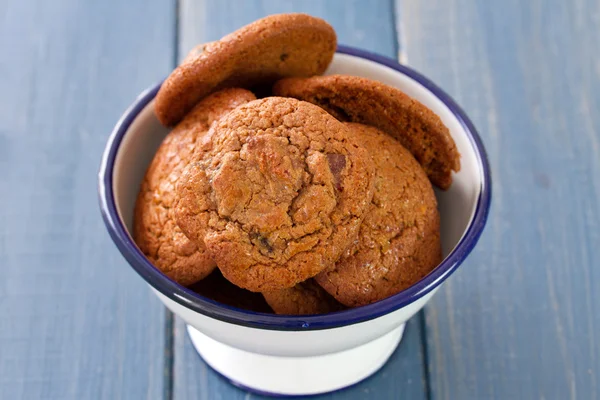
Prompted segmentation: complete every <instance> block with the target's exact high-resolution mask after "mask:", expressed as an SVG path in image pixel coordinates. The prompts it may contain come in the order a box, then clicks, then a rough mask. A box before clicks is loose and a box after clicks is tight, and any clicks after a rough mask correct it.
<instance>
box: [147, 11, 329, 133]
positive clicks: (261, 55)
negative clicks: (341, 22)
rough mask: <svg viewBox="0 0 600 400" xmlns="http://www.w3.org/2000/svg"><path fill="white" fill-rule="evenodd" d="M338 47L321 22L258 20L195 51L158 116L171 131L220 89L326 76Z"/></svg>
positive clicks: (168, 83)
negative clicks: (190, 111)
mask: <svg viewBox="0 0 600 400" xmlns="http://www.w3.org/2000/svg"><path fill="white" fill-rule="evenodd" d="M336 46H337V39H336V35H335V31H334V30H333V28H332V27H331V26H330V25H329V24H328V23H327V22H325V21H324V20H322V19H320V18H315V17H311V16H310V15H306V14H279V15H271V16H268V17H266V18H263V19H260V20H258V21H255V22H253V23H251V24H249V25H246V26H244V27H243V28H240V29H238V30H237V31H235V32H233V33H231V34H229V35H227V36H225V37H223V38H222V39H221V40H219V41H216V42H210V43H206V44H203V45H200V46H197V47H196V48H194V49H193V50H192V51H191V52H190V54H189V55H188V56H187V57H186V59H185V60H184V62H182V64H181V65H180V66H178V67H177V68H176V69H175V70H174V71H173V72H172V73H171V74H170V75H169V77H168V78H167V79H166V80H165V82H164V83H163V84H162V86H161V88H160V90H159V92H158V94H157V95H156V103H155V105H154V107H155V111H156V115H157V116H158V119H159V121H160V122H161V123H162V124H164V125H166V126H172V125H174V124H176V123H177V122H178V121H179V120H181V118H183V116H184V115H185V114H186V113H187V112H188V111H189V110H190V109H191V108H192V107H193V106H194V104H196V103H197V102H198V101H200V100H201V99H202V98H203V97H204V96H206V95H208V94H209V93H211V92H213V91H215V90H217V89H219V88H225V87H246V88H249V87H252V86H256V85H261V84H265V83H273V82H275V81H276V80H277V79H279V78H283V77H290V76H302V77H307V76H312V75H319V74H322V73H323V72H324V71H325V69H327V66H328V65H329V63H330V62H331V59H332V58H333V54H334V52H335V49H336Z"/></svg>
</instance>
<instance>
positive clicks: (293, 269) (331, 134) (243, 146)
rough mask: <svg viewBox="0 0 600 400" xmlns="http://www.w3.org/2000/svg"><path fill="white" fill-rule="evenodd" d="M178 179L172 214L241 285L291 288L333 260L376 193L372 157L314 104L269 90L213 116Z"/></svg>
mask: <svg viewBox="0 0 600 400" xmlns="http://www.w3.org/2000/svg"><path fill="white" fill-rule="evenodd" d="M199 154H201V155H202V157H201V158H200V159H199V161H198V162H196V163H193V164H191V165H190V166H189V167H188V168H187V170H186V172H185V174H184V175H183V176H182V178H181V180H180V181H179V182H178V184H177V196H178V198H179V200H178V202H177V205H176V207H175V218H176V221H177V224H178V225H179V227H180V228H181V229H182V231H183V232H185V234H186V235H187V236H188V237H189V238H190V239H193V240H195V241H197V242H202V241H204V243H205V245H206V247H207V248H208V250H209V251H210V253H211V255H212V256H213V258H214V259H215V261H216V262H217V265H218V266H219V269H220V270H221V272H223V275H224V276H225V277H226V278H227V279H228V280H230V281H231V282H232V283H234V284H236V285H237V286H240V287H242V288H245V289H248V290H251V291H257V292H264V291H271V290H278V289H285V288H289V287H292V286H294V285H296V284H297V283H299V282H303V281H305V280H306V279H308V278H310V277H313V276H314V275H316V274H317V273H319V272H320V271H322V270H323V269H325V268H327V267H331V266H332V265H333V264H334V263H335V261H336V260H337V259H338V258H339V257H340V256H341V254H342V253H343V251H344V250H345V249H346V247H348V245H349V244H350V243H352V241H354V240H355V239H356V237H357V234H358V228H359V226H360V223H361V221H362V218H363V217H364V214H365V211H366V210H367V208H368V206H369V204H370V201H371V197H372V196H373V179H372V178H373V173H374V166H373V162H372V160H371V157H370V156H369V155H368V153H367V152H366V151H365V150H364V149H362V148H361V147H360V146H358V144H357V143H356V142H355V141H354V140H353V135H352V134H351V133H350V132H349V131H348V128H347V127H345V126H344V125H343V124H342V123H340V122H339V121H337V120H336V119H335V118H333V117H332V116H331V115H329V114H328V113H327V112H325V111H324V110H323V109H321V108H319V107H317V106H314V105H312V104H310V103H307V102H302V101H298V100H296V99H289V98H282V97H268V98H265V99H261V100H255V101H252V102H250V103H247V104H245V105H243V106H241V107H238V108H237V109H235V110H234V111H232V112H231V113H229V114H228V115H227V116H225V117H224V118H222V119H221V120H219V122H218V123H216V124H214V125H213V126H212V128H211V130H210V133H209V135H208V136H207V137H206V138H205V140H204V142H203V149H202V152H200V153H199Z"/></svg>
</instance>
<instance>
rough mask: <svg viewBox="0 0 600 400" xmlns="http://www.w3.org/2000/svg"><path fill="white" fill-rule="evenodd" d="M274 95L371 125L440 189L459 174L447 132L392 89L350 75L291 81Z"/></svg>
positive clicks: (280, 84)
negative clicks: (399, 147) (398, 145)
mask: <svg viewBox="0 0 600 400" xmlns="http://www.w3.org/2000/svg"><path fill="white" fill-rule="evenodd" d="M273 94H274V95H276V96H286V97H294V98H297V99H300V100H304V101H309V102H311V103H314V104H317V105H319V106H321V107H322V108H324V109H325V110H327V111H328V112H329V113H331V114H332V115H333V116H335V117H336V118H338V119H339V120H340V121H347V122H358V123H362V124H366V125H371V126H374V127H376V128H379V129H380V130H382V131H384V132H385V133H387V134H389V135H391V136H392V137H394V138H395V139H397V140H398V141H399V142H400V143H401V144H402V145H403V146H404V147H405V148H407V149H408V150H409V151H410V152H411V153H412V155H413V156H414V157H415V158H416V159H417V161H419V163H420V164H421V166H422V167H423V169H424V170H425V172H426V173H427V175H428V176H429V179H430V180H431V182H433V183H434V184H435V185H436V186H438V187H440V188H441V189H444V190H445V189H448V188H449V187H450V185H451V184H452V171H459V170H460V154H459V153H458V150H457V149H456V144H455V143H454V140H453V139H452V136H450V132H449V131H448V128H447V127H446V126H445V125H444V124H443V122H442V121H441V120H440V118H439V117H438V116H437V115H436V114H434V113H433V111H431V110H430V109H429V108H427V107H425V106H424V105H423V104H421V103H419V102H418V101H416V100H414V99H412V98H411V97H409V96H407V95H406V94H405V93H404V92H402V91H400V90H399V89H396V88H394V87H391V86H388V85H385V84H383V83H381V82H377V81H374V80H370V79H366V78H360V77H357V76H349V75H331V76H315V77H312V78H288V79H283V80H280V81H278V82H277V83H276V84H275V86H274V88H273Z"/></svg>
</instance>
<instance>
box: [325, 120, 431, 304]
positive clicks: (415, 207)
mask: <svg viewBox="0 0 600 400" xmlns="http://www.w3.org/2000/svg"><path fill="white" fill-rule="evenodd" d="M346 126H347V127H348V128H349V129H351V130H353V132H354V133H355V135H356V137H357V138H358V139H359V140H360V143H361V144H362V146H364V147H365V149H366V150H367V151H368V152H369V153H370V154H372V155H373V161H374V162H375V178H374V180H375V194H374V195H373V198H372V201H371V205H370V207H369V210H368V211H367V214H366V216H365V218H364V220H363V222H362V224H361V227H360V233H359V236H358V239H357V241H356V243H354V244H353V245H352V246H350V247H349V248H348V250H347V251H346V252H345V254H344V255H343V256H342V258H341V259H340V260H339V261H338V262H337V263H336V265H335V267H333V268H331V269H328V270H326V271H324V272H321V273H320V274H319V275H317V276H316V277H315V280H316V282H317V283H318V284H319V285H321V287H323V288H324V289H325V290H327V292H329V293H330V294H331V295H332V296H333V297H335V298H336V299H337V300H338V301H339V302H340V303H342V304H344V305H346V306H349V307H357V306H361V305H366V304H370V303H373V302H375V301H379V300H382V299H384V298H386V297H389V296H391V295H393V294H396V293H398V292H399V291H401V290H403V289H406V288H408V287H409V286H411V285H413V284H414V283H416V282H417V281H418V280H419V279H421V278H423V277H424V276H425V275H427V274H428V273H429V272H430V271H431V270H432V269H433V268H435V267H436V266H437V265H438V264H439V262H440V261H441V259H442V253H441V244H440V219H439V213H438V209H437V200H436V198H435V195H434V192H433V188H432V186H431V183H430V182H429V180H428V179H427V176H426V175H425V172H424V171H423V169H422V168H421V166H420V165H419V163H418V162H417V161H416V160H415V159H414V157H413V156H412V155H411V154H410V153H409V152H408V150H406V149H405V148H404V147H403V146H402V145H401V144H400V143H398V142H397V141H395V140H394V139H393V138H392V137H390V136H389V135H386V134H385V133H383V132H381V131H379V130H377V129H376V128H373V127H369V126H365V125H360V124H354V123H346Z"/></svg>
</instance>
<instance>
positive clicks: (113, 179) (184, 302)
mask: <svg viewBox="0 0 600 400" xmlns="http://www.w3.org/2000/svg"><path fill="white" fill-rule="evenodd" d="M327 74H348V75H356V76H362V77H366V78H371V79H375V80H378V81H381V82H383V83H386V84H388V85H391V86H394V87H397V88H399V89H401V90H402V91H404V92H405V93H407V94H408V95H409V96H411V97H413V98H415V99H417V100H419V101H420V102H421V103H423V104H425V105H426V106H427V107H429V108H430V109H432V110H433V111H434V112H435V113H436V114H437V115H438V116H439V117H440V118H441V119H442V121H443V122H444V123H445V124H446V126H447V127H448V128H449V130H450V133H451V135H452V137H453V138H454V140H455V142H456V145H457V147H458V150H459V152H460V154H461V165H462V167H461V170H460V172H458V173H456V174H454V176H453V179H454V182H453V184H452V186H451V188H450V189H449V190H448V191H445V192H444V191H438V190H436V196H437V199H438V204H439V210H440V216H441V239H442V248H443V254H444V260H443V261H442V263H441V264H440V265H438V266H437V267H436V268H435V269H434V270H433V271H432V272H431V273H430V274H429V275H427V276H426V277H424V278H423V279H421V280H420V281H419V282H417V283H416V284H414V285H413V286H411V287H410V288H408V289H406V290H404V291H402V292H400V293H397V294H396V295H394V296H391V297H389V298H386V299H384V300H381V301H379V302H376V303H373V304H370V305H367V306H363V307H358V308H354V309H349V310H345V311H341V312H336V313H331V314H324V315H310V316H286V315H275V314H265V313H255V312H250V311H246V310H242V309H238V308H235V307H230V306H227V305H224V304H220V303H217V302H215V301H213V300H211V299H208V298H205V297H202V296H201V295H199V294H196V293H194V292H192V291H191V290H189V289H187V288H185V287H183V286H180V285H179V284H177V283H176V282H174V281H172V280H170V279H169V278H167V277H166V276H165V275H163V274H162V273H161V272H160V271H159V270H158V269H156V268H155V267H154V266H153V265H152V264H151V263H150V261H149V260H148V259H147V258H146V257H145V256H144V254H143V253H142V252H141V251H140V250H139V249H138V248H137V246H136V245H135V243H134V241H133V239H132V235H131V232H132V221H133V209H134V204H135V199H136V196H137V193H138V190H139V187H140V183H141V181H142V178H143V176H144V173H145V171H146V168H147V166H148V165H149V163H150V162H151V160H152V158H153V156H154V153H155V151H156V149H157V148H158V146H159V145H160V143H161V141H162V139H163V138H164V137H165V135H166V134H167V133H168V132H169V130H168V129H167V128H164V127H163V126H161V125H160V123H159V122H158V120H157V118H156V116H155V114H154V108H153V103H154V97H155V95H156V93H157V91H158V89H159V87H160V83H159V84H157V85H155V86H154V87H152V88H150V89H148V90H146V91H144V92H143V93H142V94H140V96H139V97H138V98H137V99H136V100H135V102H134V103H133V104H132V105H131V106H130V107H129V108H128V109H127V110H126V111H125V113H124V114H123V116H122V117H121V119H120V120H119V121H118V122H117V124H116V126H115V128H114V130H113V132H112V134H111V135H110V138H109V139H108V143H107V145H106V149H105V152H104V156H103V158H102V165H101V168H100V173H99V195H100V207H101V210H102V215H103V218H104V221H105V223H106V227H107V229H108V232H109V233H110V236H111V237H112V239H113V241H114V242H115V244H116V246H117V247H118V248H119V250H120V251H121V253H122V254H123V256H124V257H125V259H126V260H127V261H128V262H129V264H130V265H131V266H132V267H133V269H134V270H135V271H137V273H138V274H139V275H140V276H141V277H142V278H144V279H145V280H146V282H147V283H148V284H149V285H150V287H151V288H152V290H153V291H154V292H155V293H156V295H157V296H158V297H159V298H160V299H161V301H162V302H163V303H164V304H165V305H166V306H167V307H168V308H169V309H170V310H171V311H172V312H173V313H174V314H176V315H178V316H179V317H181V318H183V320H185V322H186V323H187V324H188V333H189V335H190V337H191V339H192V343H193V344H194V347H195V348H196V350H197V351H198V353H200V355H201V356H202V358H203V359H204V360H205V361H206V362H207V363H208V364H209V365H210V366H211V367H212V368H214V369H215V370H216V371H217V372H219V373H220V374H222V375H224V376H225V377H226V378H228V379H229V380H230V381H231V382H232V383H234V384H236V385H238V386H241V387H244V388H246V389H248V390H252V391H255V392H259V393H262V394H275V395H308V394H317V393H324V392H329V391H333V390H337V389H341V388H344V387H347V386H350V385H352V384H354V383H357V382H359V381H361V380H362V379H365V378H366V377H368V376H370V375H371V374H373V373H374V372H376V371H377V370H378V369H379V368H381V366H383V365H384V364H385V362H386V361H387V359H388V358H389V357H390V355H391V354H392V353H393V351H394V350H395V349H396V347H397V346H398V343H399V342H400V340H401V338H402V333H403V330H404V324H405V322H406V321H407V320H408V319H409V318H410V317H412V316H413V315H414V314H415V313H416V312H418V311H419V310H420V309H421V308H423V306H424V305H425V304H426V303H427V302H428V301H429V299H431V297H432V296H433V294H434V293H435V292H436V291H437V290H438V289H439V287H440V285H441V284H442V282H444V280H446V279H447V278H448V277H449V276H450V275H451V274H452V273H453V272H454V271H455V270H456V269H457V268H458V267H459V266H460V265H461V264H462V262H463V261H464V260H465V258H466V257H467V256H468V255H469V253H470V252H471V250H472V249H473V247H474V246H475V244H476V243H477V240H478V239H479V236H480V235H481V232H482V230H483V228H484V226H485V223H486V220H487V215H488V211H489V207H490V199H491V186H490V185H491V181H490V172H489V166H488V161H487V157H486V154H485V150H484V148H483V144H482V142H481V140H480V138H479V136H478V135H477V132H476V131H475V128H474V127H473V124H472V123H471V122H470V121H469V119H468V118H467V116H466V115H465V113H464V112H463V111H462V110H461V109H460V108H459V107H458V106H457V105H456V103H455V102H454V101H453V100H452V99H451V98H450V97H449V96H448V95H447V94H445V93H444V92H443V91H442V90H441V89H439V88H438V87H437V86H436V85H434V84H433V83H432V82H431V81H429V80H428V79H426V78H425V77H423V76H422V75H421V74H419V73H417V72H415V71H414V70H412V69H410V68H408V67H406V66H403V65H400V64H398V63H397V62H396V61H394V60H391V59H388V58H385V57H382V56H379V55H376V54H372V53H369V52H366V51H363V50H358V49H355V48H351V47H343V46H339V47H338V50H337V52H336V54H335V56H334V59H333V61H332V63H331V65H330V67H329V69H328V70H327V72H326V75H327Z"/></svg>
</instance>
